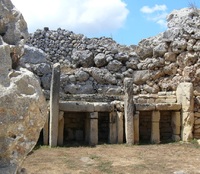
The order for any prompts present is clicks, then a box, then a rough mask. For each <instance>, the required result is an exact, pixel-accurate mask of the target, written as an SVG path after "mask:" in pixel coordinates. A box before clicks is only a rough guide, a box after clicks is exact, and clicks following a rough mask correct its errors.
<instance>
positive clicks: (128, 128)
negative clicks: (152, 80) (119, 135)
mask: <svg viewBox="0 0 200 174" xmlns="http://www.w3.org/2000/svg"><path fill="white" fill-rule="evenodd" d="M124 84H125V97H124V116H125V134H126V143H127V144H133V143H134V124H133V113H134V108H133V89H132V84H133V80H132V79H131V78H126V79H125V80H124Z"/></svg>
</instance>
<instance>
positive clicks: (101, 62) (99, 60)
mask: <svg viewBox="0 0 200 174" xmlns="http://www.w3.org/2000/svg"><path fill="white" fill-rule="evenodd" d="M94 63H95V65H96V66H97V67H102V66H105V65H106V64H107V63H108V62H107V60H106V55H105V54H103V53H99V54H97V55H96V56H95V57H94Z"/></svg>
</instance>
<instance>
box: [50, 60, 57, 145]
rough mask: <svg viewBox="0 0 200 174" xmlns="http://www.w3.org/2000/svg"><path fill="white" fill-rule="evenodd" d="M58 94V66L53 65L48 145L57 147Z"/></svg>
mask: <svg viewBox="0 0 200 174" xmlns="http://www.w3.org/2000/svg"><path fill="white" fill-rule="evenodd" d="M59 92H60V64H59V63H56V64H54V65H53V72H52V79H51V94H50V130H49V135H50V136H49V145H50V146H51V147H55V146H57V143H58V126H59V100H60V98H59Z"/></svg>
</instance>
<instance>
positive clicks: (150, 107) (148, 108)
mask: <svg viewBox="0 0 200 174" xmlns="http://www.w3.org/2000/svg"><path fill="white" fill-rule="evenodd" d="M135 108H136V110H137V111H152V110H155V109H156V106H155V105H154V104H149V103H145V104H139V103H136V104H135Z"/></svg>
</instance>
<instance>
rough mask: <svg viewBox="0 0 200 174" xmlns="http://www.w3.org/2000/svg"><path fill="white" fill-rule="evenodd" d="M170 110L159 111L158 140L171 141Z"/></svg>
mask: <svg viewBox="0 0 200 174" xmlns="http://www.w3.org/2000/svg"><path fill="white" fill-rule="evenodd" d="M171 120H172V112H170V111H161V112H160V142H161V143H167V142H172V135H173V130H172V126H171V125H172V124H171Z"/></svg>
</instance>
